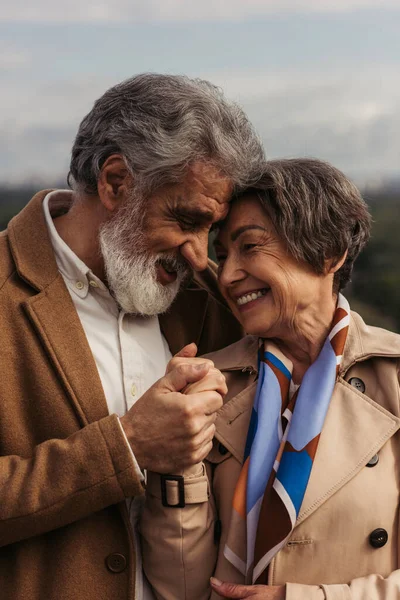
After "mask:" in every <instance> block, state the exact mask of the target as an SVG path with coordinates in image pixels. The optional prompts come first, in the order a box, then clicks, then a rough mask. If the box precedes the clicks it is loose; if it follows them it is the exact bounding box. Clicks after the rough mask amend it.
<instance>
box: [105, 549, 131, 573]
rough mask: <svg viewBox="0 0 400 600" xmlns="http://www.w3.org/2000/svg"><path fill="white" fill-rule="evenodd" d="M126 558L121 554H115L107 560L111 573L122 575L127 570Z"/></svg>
mask: <svg viewBox="0 0 400 600" xmlns="http://www.w3.org/2000/svg"><path fill="white" fill-rule="evenodd" d="M126 564H127V562H126V557H125V556H124V555H123V554H120V553H119V552H113V553H112V554H110V555H109V556H107V558H106V567H107V569H108V570H109V571H111V573H122V571H124V570H125V569H126Z"/></svg>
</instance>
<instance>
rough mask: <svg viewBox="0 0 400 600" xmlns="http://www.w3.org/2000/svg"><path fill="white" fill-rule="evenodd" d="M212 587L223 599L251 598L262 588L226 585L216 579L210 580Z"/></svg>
mask: <svg viewBox="0 0 400 600" xmlns="http://www.w3.org/2000/svg"><path fill="white" fill-rule="evenodd" d="M210 583H211V587H212V588H213V590H214V591H215V592H216V593H217V594H218V596H222V597H223V598H251V596H254V595H255V594H256V593H257V590H256V588H257V587H260V586H253V585H238V584H236V583H225V582H224V581H220V580H219V579H216V578H215V577H211V579H210Z"/></svg>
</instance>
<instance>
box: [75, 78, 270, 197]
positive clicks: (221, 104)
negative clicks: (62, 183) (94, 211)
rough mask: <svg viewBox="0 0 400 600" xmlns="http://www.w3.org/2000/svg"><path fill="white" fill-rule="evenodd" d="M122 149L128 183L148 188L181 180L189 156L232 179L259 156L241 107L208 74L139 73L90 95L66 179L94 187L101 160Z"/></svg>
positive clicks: (250, 171) (256, 172)
mask: <svg viewBox="0 0 400 600" xmlns="http://www.w3.org/2000/svg"><path fill="white" fill-rule="evenodd" d="M114 153H118V154H121V155H122V156H123V157H124V159H125V162H126V165H127V168H128V170H129V172H130V173H131V174H132V176H133V177H134V181H135V187H136V189H139V190H140V191H141V193H142V194H146V195H148V194H150V193H151V192H152V191H154V190H155V189H157V188H159V187H160V186H162V185H164V184H166V183H172V182H178V181H181V180H182V178H183V176H184V174H185V171H186V170H187V167H188V166H189V165H190V164H191V163H194V162H195V161H201V160H205V161H208V162H211V163H213V165H214V166H215V167H217V168H218V169H220V170H221V171H222V172H223V174H225V175H226V176H227V177H229V179H231V181H232V183H233V184H234V187H235V188H236V189H240V188H241V187H243V186H245V185H248V184H251V183H252V182H255V181H256V180H257V179H258V178H259V176H260V174H261V168H262V163H263V157H264V154H263V149H262V145H261V142H260V140H259V138H258V136H257V135H256V133H255V132H254V130H253V127H252V126H251V124H250V122H249V120H248V119H247V117H246V115H245V113H244V112H243V110H242V109H241V108H240V107H239V106H238V105H237V104H235V103H233V102H229V101H227V100H226V99H225V98H224V96H223V94H222V92H221V90H220V89H219V88H217V87H215V86H214V85H212V84H211V83H209V82H208V81H203V80H200V79H189V78H188V77H185V76H177V75H159V74H155V73H144V74H141V75H137V76H136V77H132V78H131V79H128V80H126V81H124V82H122V83H120V84H118V85H116V86H114V87H112V88H111V89H109V90H108V91H107V92H105V94H104V95H103V96H102V97H101V98H99V100H97V101H96V102H95V104H94V106H93V108H92V110H91V111H90V112H89V113H88V114H87V115H86V117H85V118H84V119H83V121H82V123H81V124H80V127H79V131H78V134H77V136H76V139H75V143H74V146H73V148H72V157H71V164H70V172H69V175H68V182H69V183H70V184H71V185H72V186H73V187H75V188H77V189H78V190H79V191H81V192H84V193H87V194H96V193H97V181H98V177H99V174H100V171H101V168H102V166H103V164H104V162H105V160H106V159H107V158H108V157H109V156H110V155H112V154H114Z"/></svg>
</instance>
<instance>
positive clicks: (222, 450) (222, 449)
mask: <svg viewBox="0 0 400 600" xmlns="http://www.w3.org/2000/svg"><path fill="white" fill-rule="evenodd" d="M218 452H219V453H220V454H222V456H225V454H228V452H229V450H228V448H225V446H224V445H223V444H221V443H219V444H218Z"/></svg>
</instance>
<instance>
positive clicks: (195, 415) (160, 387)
mask: <svg viewBox="0 0 400 600" xmlns="http://www.w3.org/2000/svg"><path fill="white" fill-rule="evenodd" d="M196 354H197V347H196V344H189V345H188V346H185V347H184V348H183V349H182V350H181V351H180V352H179V353H178V354H177V355H175V356H174V358H172V359H171V360H170V361H169V363H168V366H167V370H166V374H165V376H164V377H162V378H161V379H159V380H158V381H157V382H156V383H155V384H154V385H153V386H152V387H151V388H150V389H148V390H147V392H146V393H145V394H143V396H142V397H141V398H139V400H138V401H137V402H136V403H135V404H134V405H133V406H132V408H131V409H130V410H129V411H128V412H127V413H126V414H125V415H124V416H123V417H121V424H122V427H123V429H124V431H125V434H126V437H127V439H128V441H129V443H130V445H131V447H132V450H133V453H134V454H135V457H136V460H137V461H138V463H139V465H140V467H141V468H142V469H146V470H148V471H155V472H156V473H173V474H178V473H180V472H181V471H182V470H183V469H185V468H187V467H190V466H192V465H194V464H197V463H199V462H201V461H202V460H203V459H204V458H205V457H206V456H207V455H208V454H209V452H210V450H211V448H212V442H213V438H214V434H215V425H214V423H215V419H216V414H217V411H218V410H219V409H220V408H221V406H222V404H223V397H224V396H225V394H226V393H227V387H226V382H225V377H224V376H223V375H222V373H221V372H220V371H218V369H215V367H214V364H213V362H212V361H211V360H208V359H204V358H197V357H196Z"/></svg>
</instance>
